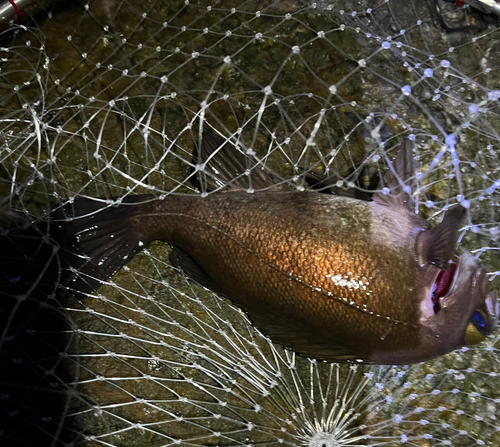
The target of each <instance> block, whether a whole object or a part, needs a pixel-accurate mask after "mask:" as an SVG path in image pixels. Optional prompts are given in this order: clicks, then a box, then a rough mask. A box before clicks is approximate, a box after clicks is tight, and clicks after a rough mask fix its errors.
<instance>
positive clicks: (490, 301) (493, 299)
mask: <svg viewBox="0 0 500 447" xmlns="http://www.w3.org/2000/svg"><path fill="white" fill-rule="evenodd" d="M485 304H486V310H487V311H488V315H489V316H490V320H491V332H492V333H493V332H495V331H496V329H497V327H498V316H499V314H500V303H499V302H498V292H497V290H496V289H492V290H490V292H489V293H488V295H486V299H485Z"/></svg>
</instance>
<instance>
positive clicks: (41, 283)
mask: <svg viewBox="0 0 500 447" xmlns="http://www.w3.org/2000/svg"><path fill="white" fill-rule="evenodd" d="M17 3H19V6H20V8H19V9H22V8H21V6H23V7H24V8H25V9H24V10H22V11H21V10H19V11H17V12H16V11H14V13H12V11H10V12H9V10H10V9H13V5H12V2H1V4H2V8H3V10H5V11H8V12H9V13H5V19H3V21H2V22H1V23H0V39H1V41H0V203H1V210H2V211H1V214H0V220H1V225H0V237H1V244H2V245H1V247H0V259H1V263H2V269H1V275H0V281H1V284H0V287H1V299H2V302H1V304H0V316H1V339H0V346H1V371H0V403H1V407H0V408H1V413H0V414H1V416H0V442H1V443H2V445H23V446H34V445H36V446H39V445H47V446H49V445H51V446H56V445H67V446H70V445H71V446H73V445H74V446H77V445H78V446H85V447H97V446H173V445H182V446H281V445H284V446H310V447H334V446H335V447H339V446H346V445H349V446H357V445H363V446H381V445H384V446H396V445H401V444H403V445H411V446H431V445H436V446H441V445H453V446H473V445H490V446H496V445H499V444H500V433H499V431H500V423H499V422H498V420H499V419H498V418H499V417H500V406H499V405H498V403H499V402H500V400H499V399H500V391H499V390H500V382H499V377H498V374H499V373H497V371H498V368H499V360H500V355H499V352H498V348H497V340H498V337H497V336H496V335H495V336H493V337H490V338H488V339H487V340H486V341H485V342H483V343H481V344H479V345H477V346H474V347H471V348H463V349H462V350H460V351H458V352H453V353H450V354H448V355H445V356H443V357H440V358H437V359H435V360H433V361H429V362H426V363H423V364H417V365H412V366H404V367H391V366H372V367H370V366H368V365H363V364H343V365H338V364H329V363H322V362H317V361H314V360H309V359H307V358H303V357H300V356H298V355H294V354H293V353H292V352H290V351H287V350H285V349H284V348H283V347H281V346H279V345H276V344H273V343H272V341H271V340H269V339H268V338H266V337H264V336H263V335H262V334H261V333H260V332H259V331H258V330H256V329H255V328H253V327H252V325H251V323H250V321H249V320H248V318H247V317H246V315H245V314H244V313H243V312H242V311H240V310H239V309H238V308H236V307H235V306H233V305H232V304H231V303H230V302H229V301H228V300H226V299H224V298H222V297H219V296H217V295H215V294H213V293H212V292H210V291H209V290H207V289H204V288H203V287H201V286H198V285H196V284H194V283H193V282H191V281H189V280H188V279H187V278H186V277H185V276H184V275H183V274H182V273H181V272H180V271H178V270H177V269H175V268H174V267H173V266H172V265H171V264H170V262H169V258H168V254H169V252H170V247H168V246H167V245H166V244H163V243H161V242H155V243H153V244H152V245H151V246H150V247H149V248H148V249H147V250H145V251H144V252H143V253H141V254H140V255H138V256H137V257H136V258H134V260H133V261H132V262H131V263H130V264H128V266H127V267H125V268H124V269H122V270H121V271H120V272H119V273H118V274H116V275H115V276H114V277H113V278H112V280H111V281H109V282H107V283H106V284H105V285H104V286H103V287H101V288H100V289H99V290H98V291H97V292H95V293H93V294H91V295H89V296H86V297H84V298H83V299H76V298H75V297H73V295H72V294H71V293H69V291H68V290H66V289H65V288H64V286H63V285H62V284H61V283H60V280H59V275H60V263H59V257H58V253H57V244H56V243H55V242H54V241H53V240H52V238H51V235H50V232H49V231H48V230H47V227H46V225H45V226H44V224H43V222H46V221H47V220H48V219H49V214H50V211H51V210H53V209H57V208H58V207H60V206H62V205H64V204H67V203H70V202H72V201H73V200H74V199H75V198H78V197H93V198H101V199H102V200H103V201H104V202H105V201H108V202H109V203H110V204H112V203H114V202H116V201H117V200H119V199H120V198H123V197H125V196H129V195H133V194H140V193H145V192H147V193H151V194H154V195H155V196H156V197H159V198H160V197H164V196H166V195H168V194H202V195H204V194H208V193H210V192H208V191H206V190H205V189H204V188H203V185H201V186H200V188H199V189H196V188H195V187H194V186H193V182H192V178H193V176H195V175H196V174H197V172H198V171H201V172H203V170H204V169H205V166H203V165H197V164H195V163H193V161H192V154H193V152H194V151H195V150H196V149H195V147H196V146H195V144H196V142H199V141H200V138H201V133H202V130H203V129H205V128H210V129H212V130H213V132H216V133H218V134H219V135H221V136H223V137H224V138H227V139H229V140H230V141H231V142H232V143H233V144H235V145H236V146H238V147H239V148H240V149H241V150H242V151H244V152H245V153H246V154H247V155H248V156H249V157H250V158H251V159H252V160H253V162H254V166H258V167H259V168H262V169H264V170H265V171H266V172H268V173H270V174H272V177H273V179H274V180H275V182H276V183H278V184H282V185H284V186H286V187H289V188H292V189H293V188H296V189H297V190H305V189H310V188H312V187H318V184H317V183H316V184H315V183H314V181H312V180H311V179H314V178H318V177H319V176H328V177H329V178H332V179H335V182H336V183H335V186H336V187H338V188H357V189H358V190H359V191H365V192H366V191H369V190H370V189H373V188H374V187H376V186H377V183H378V180H379V179H380V177H381V174H383V172H385V170H386V169H387V161H388V160H389V159H390V158H391V157H392V156H393V155H394V154H395V152H396V149H397V147H398V146H399V144H400V143H401V140H402V139H403V138H404V137H407V138H409V139H410V140H412V141H414V145H415V159H416V161H417V163H418V170H417V174H416V184H417V187H416V190H415V192H414V195H413V196H414V199H415V208H416V212H417V213H419V214H421V215H422V216H424V217H425V218H426V219H429V221H431V222H433V223H437V222H439V221H440V219H441V218H442V217H443V215H444V213H445V211H446V210H447V209H448V207H450V206H452V205H454V204H457V203H461V204H462V205H463V206H464V207H465V208H466V209H467V219H466V223H465V225H464V226H463V228H462V229H461V233H460V248H465V249H468V250H470V251H471V252H472V253H473V254H474V255H475V256H476V257H477V258H479V259H480V260H481V262H482V263H483V264H484V265H485V267H486V269H487V270H488V272H489V274H488V275H489V278H490V279H491V280H492V281H493V284H494V285H496V287H497V288H498V285H499V281H498V276H499V272H500V262H499V251H498V250H499V239H498V238H499V223H498V222H499V216H500V208H499V204H500V195H499V191H500V161H499V156H500V135H499V132H500V107H499V102H498V101H499V98H500V76H499V69H500V48H499V46H498V41H499V39H500V31H499V29H498V20H497V19H496V18H495V17H494V16H493V15H486V14H484V13H482V12H480V11H478V10H476V9H473V8H471V7H469V6H467V5H465V6H457V5H456V4H455V3H450V2H445V1H443V0H438V1H437V2H433V1H430V0H385V1H384V0H345V1H342V0H339V1H335V2H327V1H321V0H320V1H317V2H310V1H300V0H299V1H294V0H289V1H276V2H272V1H258V2H255V1H240V0H233V1H209V0H197V1H191V0H185V1H184V0H183V1H175V0H170V1H166V0H147V1H133V0H101V1H97V0H90V1H88V2H78V1H74V2H73V1H72V2H59V3H57V2H56V3H54V2H50V1H40V2H25V3H24V4H23V5H21V3H22V2H17ZM18 12H20V13H21V15H19V14H18ZM447 30H448V31H450V30H451V31H452V32H447ZM319 186H321V183H320V184H319ZM221 187H223V185H222V184H221ZM322 187H323V188H324V186H322ZM320 189H321V188H320ZM327 189H328V188H327ZM251 192H252V189H251V187H250V186H249V193H251ZM319 193H321V192H318V194H319ZM394 299H395V305H397V297H394ZM450 330H453V328H450Z"/></svg>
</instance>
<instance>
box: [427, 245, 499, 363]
mask: <svg viewBox="0 0 500 447" xmlns="http://www.w3.org/2000/svg"><path fill="white" fill-rule="evenodd" d="M419 270H420V271H419V275H418V276H419V278H418V281H419V282H420V284H421V287H420V288H419V289H420V292H419V297H418V300H419V302H420V324H421V330H422V332H421V335H422V338H421V341H422V345H423V346H422V347H423V349H424V350H426V349H429V348H431V347H432V348H433V351H434V353H436V351H439V353H442V354H444V353H446V352H449V351H452V350H454V349H457V348H460V347H462V346H466V345H474V344H477V343H479V342H481V341H483V340H484V339H485V338H486V337H487V336H488V335H490V334H492V333H493V332H494V331H495V329H496V328H497V322H498V315H499V304H498V293H497V291H496V290H494V289H492V287H491V284H490V282H489V281H488V278H487V275H486V270H485V269H484V267H483V266H482V265H481V264H480V263H479V262H478V260H477V259H475V258H474V256H473V255H472V254H471V253H470V252H468V251H464V252H463V253H462V255H461V256H457V255H454V256H453V257H452V258H451V259H450V261H449V262H448V265H447V266H445V268H439V267H437V266H435V265H432V264H427V265H425V266H421V267H420V269H419ZM429 352H431V351H429Z"/></svg>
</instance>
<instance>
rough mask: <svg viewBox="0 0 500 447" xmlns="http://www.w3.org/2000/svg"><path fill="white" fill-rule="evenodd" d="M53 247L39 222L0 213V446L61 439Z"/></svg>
mask: <svg viewBox="0 0 500 447" xmlns="http://www.w3.org/2000/svg"><path fill="white" fill-rule="evenodd" d="M57 249H58V246H57V244H56V243H54V242H53V241H52V240H51V239H50V238H49V237H48V236H47V234H45V232H44V230H43V228H38V227H36V226H34V225H29V224H25V223H24V222H23V221H22V220H20V219H18V218H12V216H5V215H1V214H0V444H1V445H5V446H57V445H63V444H66V443H67V442H68V441H70V440H69V439H68V436H67V434H65V433H64V432H63V430H62V427H63V421H64V418H65V413H66V411H67V408H68V403H69V399H70V398H69V393H68V389H69V387H68V386H67V385H66V384H65V379H64V373H63V371H61V362H62V361H63V359H64V357H65V355H64V353H65V343H66V341H65V331H66V333H67V329H68V321H67V318H66V316H65V314H64V312H63V311H62V310H61V309H60V307H59V305H58V302H57V301H56V299H55V295H56V290H57V288H58V283H59V271H60V269H59V261H58V256H57V251H58V250H57Z"/></svg>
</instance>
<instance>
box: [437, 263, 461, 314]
mask: <svg viewBox="0 0 500 447" xmlns="http://www.w3.org/2000/svg"><path fill="white" fill-rule="evenodd" d="M456 270H457V264H455V263H450V264H449V267H448V270H440V271H439V273H438V275H437V277H436V281H434V286H433V287H432V304H433V306H434V314H437V313H438V312H439V311H440V310H441V303H440V301H439V299H440V298H442V297H443V296H446V295H447V294H448V292H449V291H450V287H451V284H452V283H453V279H454V278H455V271H456Z"/></svg>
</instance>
